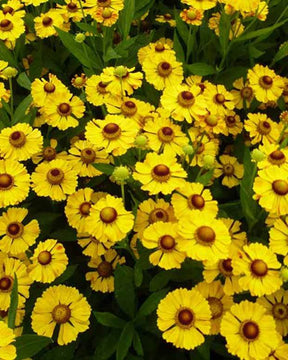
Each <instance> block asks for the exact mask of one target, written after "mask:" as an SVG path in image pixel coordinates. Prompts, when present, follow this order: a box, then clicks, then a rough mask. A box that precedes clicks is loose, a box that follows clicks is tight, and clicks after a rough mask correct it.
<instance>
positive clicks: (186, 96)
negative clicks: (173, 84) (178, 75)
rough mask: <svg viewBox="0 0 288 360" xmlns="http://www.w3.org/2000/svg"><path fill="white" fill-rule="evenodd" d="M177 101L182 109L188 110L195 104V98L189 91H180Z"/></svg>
mask: <svg viewBox="0 0 288 360" xmlns="http://www.w3.org/2000/svg"><path fill="white" fill-rule="evenodd" d="M177 101H178V104H180V105H181V106H182V107H185V108H188V107H190V106H192V105H193V104H194V103H195V98H194V95H193V94H192V93H191V91H182V92H181V93H180V94H178V97H177Z"/></svg>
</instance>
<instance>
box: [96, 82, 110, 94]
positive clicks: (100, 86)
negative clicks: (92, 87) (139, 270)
mask: <svg viewBox="0 0 288 360" xmlns="http://www.w3.org/2000/svg"><path fill="white" fill-rule="evenodd" d="M107 85H108V84H104V83H103V82H102V81H100V82H99V83H98V85H97V91H98V92H99V93H100V94H107V93H108V91H107V90H106V88H107Z"/></svg>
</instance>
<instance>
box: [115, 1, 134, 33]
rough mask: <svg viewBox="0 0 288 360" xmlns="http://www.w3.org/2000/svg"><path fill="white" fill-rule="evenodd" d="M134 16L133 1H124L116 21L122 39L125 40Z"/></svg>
mask: <svg viewBox="0 0 288 360" xmlns="http://www.w3.org/2000/svg"><path fill="white" fill-rule="evenodd" d="M134 15H135V0H125V1H124V8H123V10H122V11H121V12H120V15H119V19H118V26H119V30H120V33H121V34H122V38H123V39H126V38H127V36H128V34H129V31H130V27H131V24H132V20H133V19H134Z"/></svg>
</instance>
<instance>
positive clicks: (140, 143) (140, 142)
mask: <svg viewBox="0 0 288 360" xmlns="http://www.w3.org/2000/svg"><path fill="white" fill-rule="evenodd" d="M147 142H148V139H147V137H146V136H145V135H138V136H136V139H135V145H136V146H137V147H144V146H145V145H146V144H147Z"/></svg>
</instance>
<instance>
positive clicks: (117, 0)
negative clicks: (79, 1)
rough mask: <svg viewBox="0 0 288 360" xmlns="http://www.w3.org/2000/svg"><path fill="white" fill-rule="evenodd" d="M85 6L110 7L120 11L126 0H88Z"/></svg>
mask: <svg viewBox="0 0 288 360" xmlns="http://www.w3.org/2000/svg"><path fill="white" fill-rule="evenodd" d="M85 6H87V7H88V8H91V7H97V8H104V9H105V8H106V9H107V8H108V9H112V10H115V11H117V12H119V11H120V10H122V9H123V7H124V1H123V0H102V1H97V2H96V4H95V0H86V1H85Z"/></svg>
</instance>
